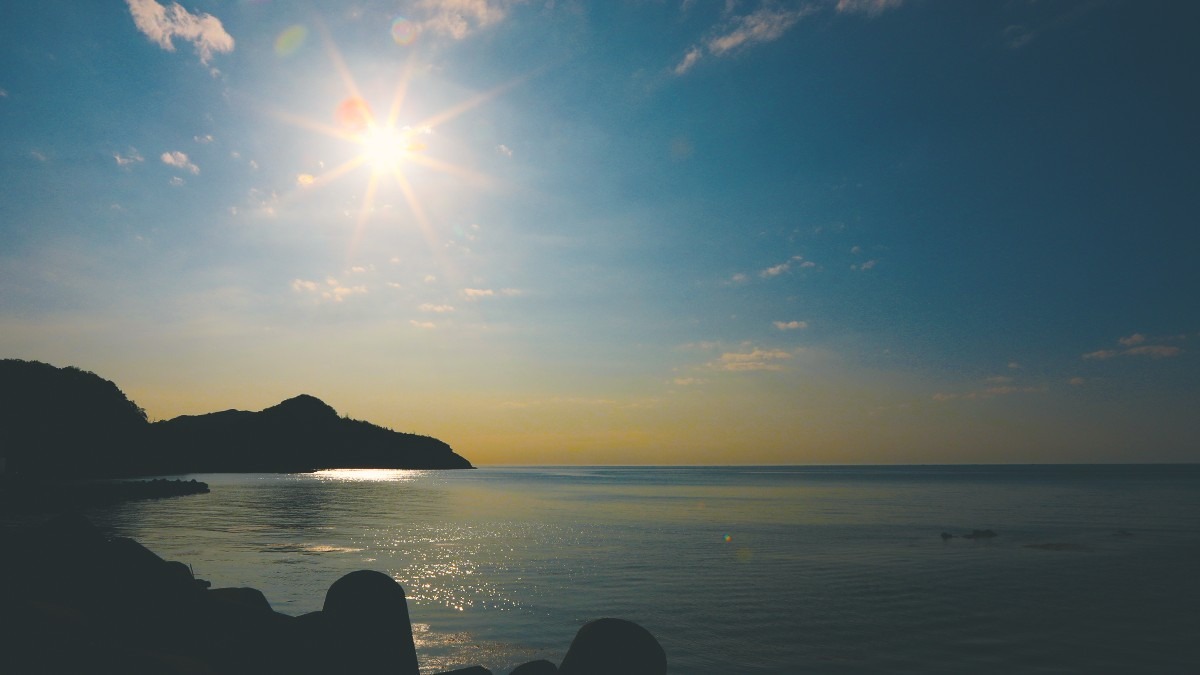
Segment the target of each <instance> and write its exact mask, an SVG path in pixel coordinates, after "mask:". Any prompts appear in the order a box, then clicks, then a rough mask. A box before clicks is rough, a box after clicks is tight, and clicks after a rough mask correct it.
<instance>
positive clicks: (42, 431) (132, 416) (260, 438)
mask: <svg viewBox="0 0 1200 675" xmlns="http://www.w3.org/2000/svg"><path fill="white" fill-rule="evenodd" d="M0 456H3V457H4V459H5V461H6V469H7V471H8V472H9V473H12V474H21V475H31V476H33V475H40V476H47V475H49V476H62V477H95V476H136V475H167V474H180V473H225V472H228V473H243V472H266V473H294V472H306V471H315V470H319V469H331V468H384V469H468V468H474V467H472V465H471V463H470V462H469V461H468V460H467V459H466V458H464V457H462V456H461V455H459V454H458V453H456V452H454V450H453V449H452V448H451V447H450V446H449V445H448V444H446V443H445V442H443V441H441V440H439V439H436V438H433V437H431V436H422V435H419V434H411V433H402V432H397V431H393V430H391V429H388V428H386V427H381V426H378V425H375V424H372V423H370V422H365V421H362V420H355V419H351V418H349V417H343V416H341V415H339V414H338V412H337V411H336V410H335V409H334V408H333V407H332V406H330V405H329V404H327V403H325V402H324V401H322V400H321V399H319V398H317V397H315V396H312V395H310V394H299V395H297V396H293V397H292V398H289V399H285V400H283V401H281V402H280V403H278V404H276V405H274V406H270V407H268V408H264V409H263V410H260V411H257V412H252V411H245V410H236V409H228V410H222V411H217V412H212V413H204V414H200V415H180V416H177V417H174V418H172V419H169V420H161V421H157V422H149V421H148V420H147V418H146V414H145V411H144V410H143V409H142V408H140V407H138V406H137V405H136V404H135V403H134V402H133V401H131V400H129V398H128V397H126V396H125V394H124V392H122V391H121V390H120V388H118V387H117V386H116V385H115V384H114V383H112V382H110V381H108V380H105V379H104V378H102V377H100V376H99V375H96V374H95V373H91V372H89V371H84V370H81V369H79V368H75V367H73V366H67V367H64V368H57V367H55V366H52V365H50V364H46V363H42V362H38V361H22V360H18V359H3V360H0Z"/></svg>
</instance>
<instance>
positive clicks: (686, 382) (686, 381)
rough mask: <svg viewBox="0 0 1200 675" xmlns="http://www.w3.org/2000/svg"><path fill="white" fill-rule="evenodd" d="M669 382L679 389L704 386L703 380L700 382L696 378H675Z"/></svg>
mask: <svg viewBox="0 0 1200 675" xmlns="http://www.w3.org/2000/svg"><path fill="white" fill-rule="evenodd" d="M671 382H672V383H673V384H676V385H678V386H680V387H694V386H696V385H700V384H704V382H705V380H702V379H700V378H698V377H677V378H675V379H674V380H671Z"/></svg>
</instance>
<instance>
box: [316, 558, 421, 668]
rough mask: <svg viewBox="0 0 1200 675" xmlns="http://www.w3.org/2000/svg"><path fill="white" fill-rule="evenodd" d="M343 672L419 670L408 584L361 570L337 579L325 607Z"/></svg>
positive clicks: (339, 664) (324, 613)
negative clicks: (409, 606) (406, 590)
mask: <svg viewBox="0 0 1200 675" xmlns="http://www.w3.org/2000/svg"><path fill="white" fill-rule="evenodd" d="M322 614H323V615H324V621H325V622H327V624H328V627H329V630H330V637H331V638H332V639H333V642H334V644H336V645H337V646H332V645H330V648H331V649H333V650H334V652H335V653H336V655H337V657H338V658H337V668H338V670H340V671H343V672H369V671H375V672H384V671H386V672H388V673H394V674H396V675H418V669H417V650H416V646H415V645H414V644H413V636H412V625H411V624H410V623H409V618H408V603H407V601H406V599H405V597H404V589H403V588H401V587H400V584H398V583H396V582H395V581H394V580H393V579H392V578H391V577H389V576H388V575H386V574H384V573H382V572H376V571H373V570H359V571H357V572H351V573H349V574H347V575H346V576H344V577H342V578H341V579H338V580H337V581H335V582H333V585H332V586H330V587H329V590H328V591H327V592H326V594H325V604H324V607H323V608H322Z"/></svg>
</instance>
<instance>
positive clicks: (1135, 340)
mask: <svg viewBox="0 0 1200 675" xmlns="http://www.w3.org/2000/svg"><path fill="white" fill-rule="evenodd" d="M1146 340H1147V338H1146V336H1145V335H1143V334H1141V333H1134V334H1133V335H1130V336H1128V337H1121V338H1117V344H1119V345H1121V346H1122V347H1124V349H1097V350H1096V351H1094V352H1088V353H1087V354H1084V355H1083V356H1082V357H1081V358H1083V360H1084V361H1108V360H1110V359H1115V358H1117V357H1120V356H1134V357H1138V356H1143V357H1147V358H1151V359H1168V358H1172V357H1175V356H1179V355H1180V354H1182V353H1183V350H1182V349H1180V348H1179V347H1176V346H1174V345H1148V344H1145V342H1146Z"/></svg>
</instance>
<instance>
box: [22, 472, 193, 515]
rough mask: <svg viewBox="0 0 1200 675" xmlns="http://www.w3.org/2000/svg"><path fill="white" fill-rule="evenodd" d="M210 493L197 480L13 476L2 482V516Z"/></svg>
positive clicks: (75, 509)
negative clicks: (61, 479)
mask: <svg viewBox="0 0 1200 675" xmlns="http://www.w3.org/2000/svg"><path fill="white" fill-rule="evenodd" d="M208 491H209V490H208V483H204V482H201V481H198V480H194V479H193V480H167V479H165V478H155V479H153V480H75V481H48V480H37V479H18V478H13V477H11V476H10V477H5V478H4V479H3V480H0V513H7V514H42V513H68V512H72V511H77V510H79V509H84V508H89V507H93V506H111V505H113V504H119V503H121V502H129V501H137V500H141V499H164V498H167V497H182V496H185V495H197V494H206V493H207V492H208Z"/></svg>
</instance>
